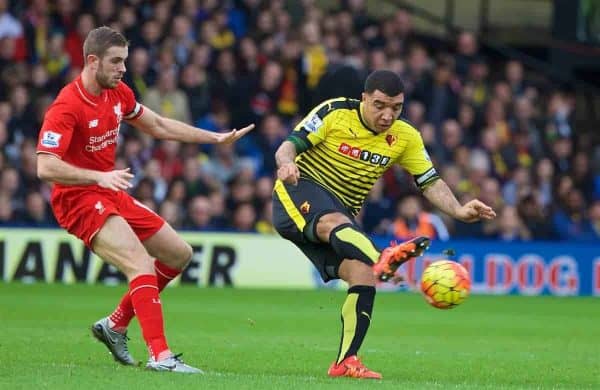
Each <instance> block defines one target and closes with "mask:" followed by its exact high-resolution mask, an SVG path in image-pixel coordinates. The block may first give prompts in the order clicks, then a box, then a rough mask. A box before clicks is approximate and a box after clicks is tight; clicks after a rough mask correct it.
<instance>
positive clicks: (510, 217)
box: [495, 205, 532, 242]
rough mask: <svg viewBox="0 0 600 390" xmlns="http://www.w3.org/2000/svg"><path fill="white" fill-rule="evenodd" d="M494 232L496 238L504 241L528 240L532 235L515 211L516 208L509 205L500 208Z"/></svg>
mask: <svg viewBox="0 0 600 390" xmlns="http://www.w3.org/2000/svg"><path fill="white" fill-rule="evenodd" d="M495 233H496V238H497V239H499V240H501V241H505V242H509V241H529V240H531V236H532V234H531V232H530V231H529V229H528V228H527V226H525V224H524V223H523V221H522V220H521V218H520V216H519V214H518V213H517V209H516V208H515V207H514V206H509V205H506V206H504V207H502V208H501V209H500V212H499V214H498V223H497V230H496V232H495Z"/></svg>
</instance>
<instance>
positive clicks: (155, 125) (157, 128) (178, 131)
mask: <svg viewBox="0 0 600 390" xmlns="http://www.w3.org/2000/svg"><path fill="white" fill-rule="evenodd" d="M127 122H128V123H130V124H131V125H132V126H134V127H136V128H137V129H139V130H141V131H143V132H144V133H147V134H150V135H151V136H153V137H154V138H158V139H168V140H174V141H181V142H190V143H201V144H221V143H224V144H229V143H232V142H235V141H237V140H238V139H240V138H241V137H243V136H244V135H246V134H247V133H248V132H249V131H250V130H252V129H253V128H254V124H251V125H249V126H246V127H244V128H243V129H240V130H237V129H233V130H231V131H229V132H227V133H215V132H212V131H207V130H203V129H199V128H196V127H193V126H190V125H187V124H185V123H183V122H180V121H178V120H175V119H170V118H165V117H163V116H161V115H158V114H157V113H155V112H154V111H152V110H151V109H149V108H148V107H144V111H143V112H142V114H141V115H140V116H139V117H137V118H136V119H133V120H130V121H127Z"/></svg>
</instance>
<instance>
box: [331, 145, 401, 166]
mask: <svg viewBox="0 0 600 390" xmlns="http://www.w3.org/2000/svg"><path fill="white" fill-rule="evenodd" d="M338 152H340V153H342V154H345V155H346V156H349V157H352V158H356V159H359V160H362V161H366V162H369V163H371V164H375V165H381V166H386V165H387V164H388V163H389V162H390V159H391V158H390V157H389V156H383V155H381V154H379V153H372V152H370V151H368V150H366V149H361V148H357V147H355V146H352V145H348V144H347V143H342V144H341V145H340V146H339V148H338Z"/></svg>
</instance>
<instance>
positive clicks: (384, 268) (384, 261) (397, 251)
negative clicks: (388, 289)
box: [373, 237, 429, 282]
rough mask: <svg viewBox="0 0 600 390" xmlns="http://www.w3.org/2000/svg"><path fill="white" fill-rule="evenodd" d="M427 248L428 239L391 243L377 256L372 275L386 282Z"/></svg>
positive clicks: (420, 238) (421, 238) (418, 238)
mask: <svg viewBox="0 0 600 390" xmlns="http://www.w3.org/2000/svg"><path fill="white" fill-rule="evenodd" d="M427 248H429V238H427V237H417V238H413V239H412V240H410V241H406V242H403V243H400V244H396V243H395V242H392V243H391V245H390V246H389V247H387V248H385V249H384V250H383V251H382V252H381V254H380V255H379V260H378V261H377V263H375V264H373V273H374V274H375V276H377V277H378V278H379V280H381V281H384V282H386V281H388V280H389V279H390V278H391V277H393V276H394V273H395V272H396V270H397V269H398V267H400V266H401V265H402V264H404V263H405V262H407V261H408V260H410V259H412V258H413V257H419V256H421V255H422V254H423V252H425V251H426V250H427Z"/></svg>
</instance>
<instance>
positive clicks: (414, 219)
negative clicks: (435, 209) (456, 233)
mask: <svg viewBox="0 0 600 390" xmlns="http://www.w3.org/2000/svg"><path fill="white" fill-rule="evenodd" d="M390 230H391V231H390V233H391V235H392V236H394V237H395V238H396V239H398V240H401V241H407V240H412V239H413V238H416V237H419V236H425V237H428V238H429V239H432V240H434V239H436V240H440V241H447V240H448V238H449V234H448V229H447V228H446V226H445V225H444V221H443V220H442V219H441V218H440V217H439V216H437V215H436V214H433V213H428V212H426V211H424V210H423V205H422V204H421V199H420V198H419V197H417V196H414V195H409V196H406V197H405V198H404V199H402V200H401V201H400V202H399V203H398V208H397V211H396V218H395V219H394V221H393V222H392V224H391V225H390Z"/></svg>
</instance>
